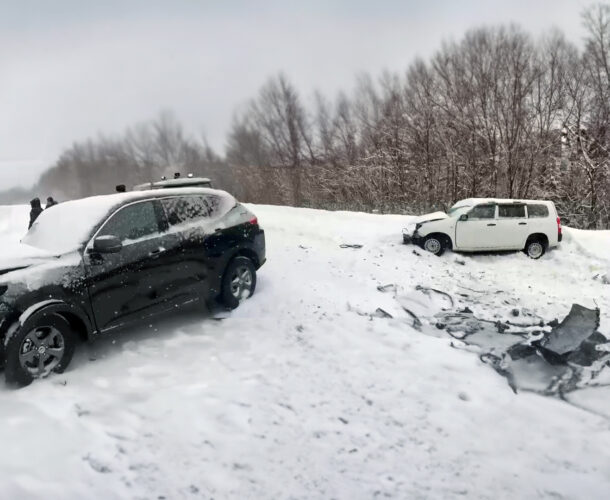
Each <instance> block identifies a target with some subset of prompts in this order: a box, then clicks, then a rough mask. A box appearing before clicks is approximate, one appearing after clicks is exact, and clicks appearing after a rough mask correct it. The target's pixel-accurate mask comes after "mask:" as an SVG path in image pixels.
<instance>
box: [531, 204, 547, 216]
mask: <svg viewBox="0 0 610 500" xmlns="http://www.w3.org/2000/svg"><path fill="white" fill-rule="evenodd" d="M527 216H528V217H529V218H532V217H548V216H549V208H548V207H547V206H546V205H528V206H527Z"/></svg>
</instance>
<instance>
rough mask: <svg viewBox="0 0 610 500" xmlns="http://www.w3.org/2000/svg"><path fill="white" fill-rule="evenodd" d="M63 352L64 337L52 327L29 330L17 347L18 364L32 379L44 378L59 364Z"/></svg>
mask: <svg viewBox="0 0 610 500" xmlns="http://www.w3.org/2000/svg"><path fill="white" fill-rule="evenodd" d="M64 351H65V342H64V337H63V335H62V334H61V332H60V331H59V330H58V329H57V328H55V327H52V326H39V327H36V328H34V329H32V330H30V331H29V332H28V333H27V335H26V336H25V337H24V339H23V341H22V342H21V346H20V347H19V363H20V365H21V367H22V368H23V369H24V370H26V371H27V372H28V373H29V374H30V375H31V376H32V377H34V378H39V377H44V376H46V375H48V374H49V373H51V371H53V370H54V369H55V368H56V367H57V365H59V363H60V362H61V359H62V358H63V355H64Z"/></svg>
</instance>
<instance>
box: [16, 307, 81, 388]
mask: <svg viewBox="0 0 610 500" xmlns="http://www.w3.org/2000/svg"><path fill="white" fill-rule="evenodd" d="M75 346H76V342H75V334H74V332H73V331H72V328H71V327H70V324H69V323H68V321H67V320H65V319H64V318H62V317H61V316H59V315H57V314H48V315H47V314H44V313H43V314H38V315H34V316H32V317H31V318H29V319H28V320H26V321H25V323H24V324H23V325H22V326H21V327H19V328H18V330H17V331H15V332H14V333H12V334H11V336H10V337H9V339H8V340H7V342H6V347H5V355H6V360H5V366H4V376H5V378H6V382H7V383H8V384H11V385H17V386H24V385H28V384H30V383H31V382H32V380H34V379H36V378H43V377H46V376H48V375H49V374H50V373H51V372H56V373H61V372H63V371H64V370H65V369H66V367H67V366H68V364H69V363H70V361H71V360H72V356H73V354H74V348H75Z"/></svg>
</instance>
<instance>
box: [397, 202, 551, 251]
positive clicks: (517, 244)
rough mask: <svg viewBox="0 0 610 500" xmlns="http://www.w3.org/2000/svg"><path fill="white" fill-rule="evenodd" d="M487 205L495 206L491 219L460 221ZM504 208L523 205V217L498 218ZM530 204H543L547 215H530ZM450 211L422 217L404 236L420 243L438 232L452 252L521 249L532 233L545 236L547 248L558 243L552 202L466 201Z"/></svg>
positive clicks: (457, 204) (509, 209)
mask: <svg viewBox="0 0 610 500" xmlns="http://www.w3.org/2000/svg"><path fill="white" fill-rule="evenodd" d="M489 204H493V205H495V212H494V217H493V218H490V217H487V216H485V217H486V218H476V217H472V218H469V219H468V220H459V216H460V215H463V214H469V213H472V209H473V208H474V207H476V206H479V205H489ZM504 205H525V209H524V212H523V215H519V216H501V215H500V213H499V212H500V209H499V207H500V206H504ZM531 205H544V206H545V207H546V209H547V211H548V215H546V216H543V217H536V216H533V213H534V212H533V210H534V208H531V209H530V210H531V211H532V212H530V210H528V206H531ZM456 209H458V210H457V212H456ZM507 211H508V212H509V213H510V211H511V208H506V207H504V213H506V212H507ZM450 212H453V213H452V215H447V214H445V213H444V212H434V213H431V214H426V215H423V216H421V217H419V218H418V219H416V220H415V221H414V222H412V223H411V224H409V226H407V228H405V231H404V233H405V234H406V235H408V236H412V237H413V238H414V240H423V239H425V237H426V236H428V235H430V234H432V233H441V234H444V235H446V236H447V237H448V238H449V239H450V240H451V244H452V247H453V249H454V250H458V251H465V252H469V251H472V252H476V251H485V250H522V249H523V248H524V247H525V244H526V242H527V239H528V237H529V236H530V235H533V234H543V235H545V236H546V238H547V239H548V247H549V248H553V247H556V246H557V245H558V244H559V237H558V224H557V218H558V217H557V210H556V209H555V205H554V204H553V202H552V201H547V200H513V199H498V198H469V199H465V200H461V201H459V202H457V203H456V204H455V205H454V206H453V207H452V208H451V210H450ZM478 213H479V214H481V213H480V212H478ZM513 213H515V211H514V210H513Z"/></svg>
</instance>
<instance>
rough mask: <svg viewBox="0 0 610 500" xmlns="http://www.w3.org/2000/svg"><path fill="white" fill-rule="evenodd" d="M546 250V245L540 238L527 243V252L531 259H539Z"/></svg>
mask: <svg viewBox="0 0 610 500" xmlns="http://www.w3.org/2000/svg"><path fill="white" fill-rule="evenodd" d="M544 252H546V245H545V244H544V242H543V241H541V240H539V239H532V240H529V241H528V242H527V243H526V244H525V253H526V254H527V256H528V257H529V258H530V259H539V258H540V257H542V256H543V255H544Z"/></svg>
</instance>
